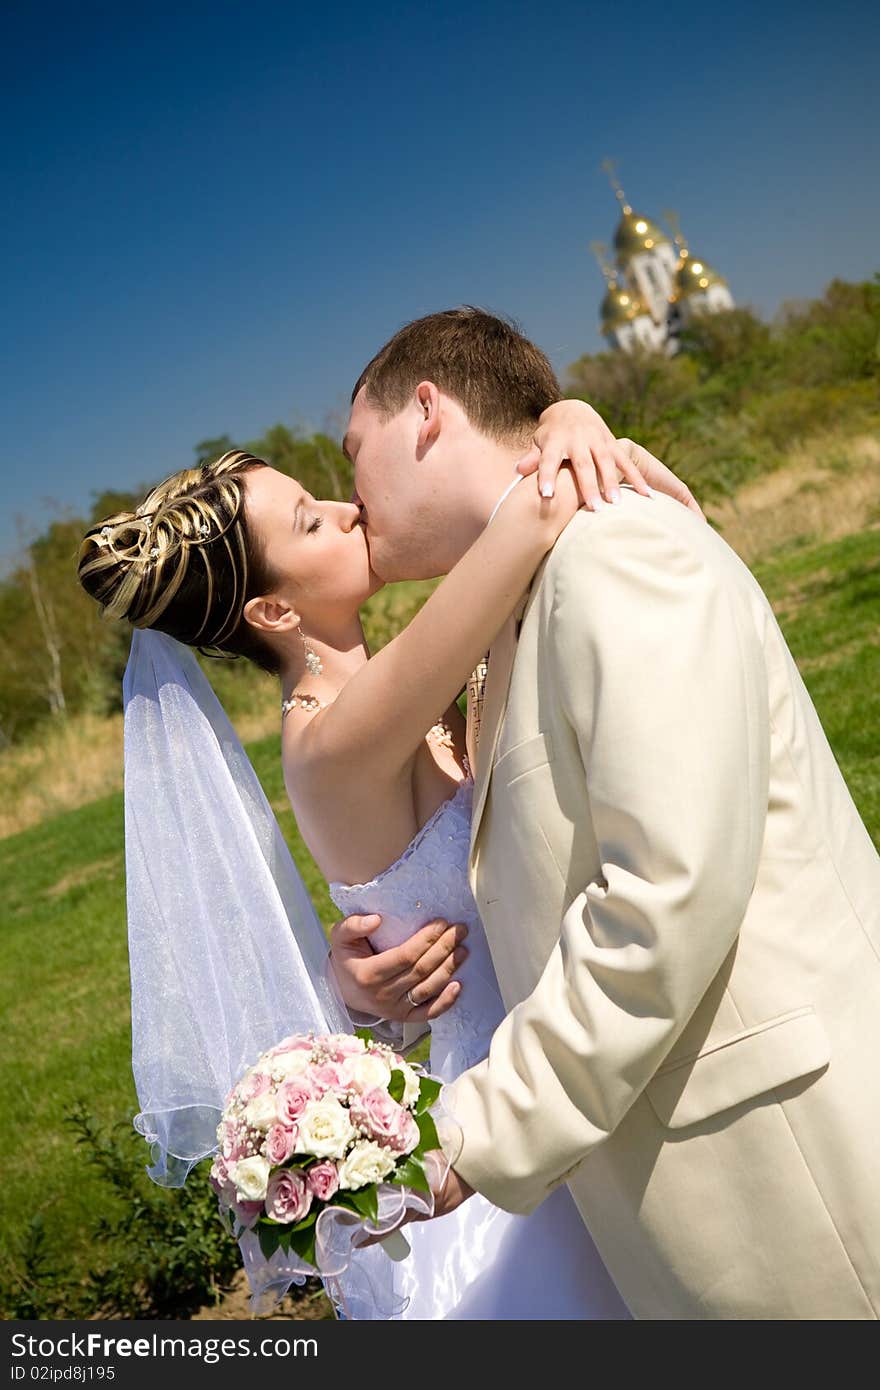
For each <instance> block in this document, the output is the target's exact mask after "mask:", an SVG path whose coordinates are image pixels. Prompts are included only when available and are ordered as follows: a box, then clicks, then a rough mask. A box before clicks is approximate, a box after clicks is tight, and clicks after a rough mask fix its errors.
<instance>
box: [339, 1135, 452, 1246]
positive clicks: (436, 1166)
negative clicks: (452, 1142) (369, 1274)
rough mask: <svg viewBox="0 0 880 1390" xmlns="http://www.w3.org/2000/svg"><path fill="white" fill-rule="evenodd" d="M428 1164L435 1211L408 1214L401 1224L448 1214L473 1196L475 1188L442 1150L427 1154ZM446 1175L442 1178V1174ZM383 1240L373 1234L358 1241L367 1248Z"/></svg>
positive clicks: (429, 1219)
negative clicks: (413, 1214)
mask: <svg viewBox="0 0 880 1390" xmlns="http://www.w3.org/2000/svg"><path fill="white" fill-rule="evenodd" d="M425 1158H426V1166H427V1169H428V1180H429V1182H430V1184H431V1191H432V1193H433V1194H434V1211H433V1214H432V1215H431V1216H407V1217H405V1219H404V1220H403V1221H402V1222H401V1223H400V1224H401V1226H407V1225H412V1223H413V1222H417V1221H434V1220H436V1218H437V1217H438V1216H448V1215H449V1213H450V1212H453V1211H455V1210H456V1209H457V1208H458V1207H460V1206H461V1204H462V1202H466V1201H467V1199H468V1197H473V1195H474V1189H473V1188H472V1187H471V1186H470V1184H469V1183H466V1182H465V1180H464V1178H462V1177H460V1176H459V1175H458V1173H456V1171H455V1169H454V1168H449V1167H448V1165H447V1162H446V1158H445V1155H444V1154H443V1152H442V1150H440V1149H437V1150H436V1151H435V1150H432V1151H431V1153H429V1154H426V1156H425ZM443 1173H445V1176H444V1177H442V1178H441V1174H443ZM381 1240H382V1237H381V1236H372V1237H371V1238H370V1239H369V1240H360V1241H358V1249H365V1248H366V1247H367V1246H368V1245H378V1244H379V1242H380V1241H381Z"/></svg>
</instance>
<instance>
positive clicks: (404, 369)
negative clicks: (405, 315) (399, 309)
mask: <svg viewBox="0 0 880 1390" xmlns="http://www.w3.org/2000/svg"><path fill="white" fill-rule="evenodd" d="M420 381H433V382H434V384H435V386H438V387H439V388H440V390H441V391H445V392H446V393H447V395H450V396H454V397H455V399H456V400H457V401H459V402H460V403H461V405H462V406H463V407H464V410H465V412H466V414H467V417H468V419H469V420H470V422H471V424H472V425H475V426H476V428H477V429H479V430H482V432H483V433H484V434H487V435H489V436H491V437H492V438H495V439H508V438H511V437H513V436H517V437H519V436H521V435H524V434H525V433H526V432H528V430H529V429H530V428H531V426H533V425H534V423H535V421H536V420H537V419H538V416H539V415H540V414H541V412H542V411H543V410H546V408H547V406H548V405H552V404H553V402H554V401H558V400H559V399H560V397H561V396H562V392H561V390H560V387H559V382H558V381H557V380H556V374H555V373H554V371H553V368H552V367H551V366H550V363H549V362H548V360H547V358H546V357H545V356H544V354H543V352H541V350H540V348H537V347H535V344H534V343H530V342H529V340H528V338H524V337H523V335H522V333H520V331H519V328H518V327H517V325H516V324H515V323H514V322H513V321H512V320H507V319H502V318H498V317H497V315H495V314H489V313H487V312H486V311H485V310H484V309H476V308H474V306H473V305H471V304H465V305H462V306H461V308H458V309H445V310H443V311H442V312H441V313H439V314H427V315H426V316H425V318H421V319H415V320H414V321H413V322H412V323H408V324H406V325H405V326H404V327H403V328H401V329H400V330H399V332H397V333H395V335H394V337H393V338H391V339H389V341H388V342H387V343H386V344H385V346H384V347H383V348H380V349H379V351H378V352H377V353H376V356H375V357H374V358H373V359H372V361H371V362H368V363H367V366H366V367H365V368H364V370H363V371H362V372H361V374H360V376H359V377H358V379H357V381H356V382H355V386H354V390H353V391H352V393H351V399H352V400H354V398H355V396H356V395H357V393H358V391H360V389H361V387H362V386H364V387H366V399H367V400H368V401H369V403H370V405H372V406H374V407H375V408H376V409H377V410H379V411H380V412H381V414H382V415H384V416H386V417H390V416H392V415H396V414H397V412H398V411H400V410H402V409H403V407H404V406H405V405H406V403H407V401H408V400H409V399H410V397H411V396H412V393H413V391H414V390H415V389H416V387H417V386H418V384H419V382H420Z"/></svg>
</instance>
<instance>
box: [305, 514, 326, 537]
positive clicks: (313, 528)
mask: <svg viewBox="0 0 880 1390" xmlns="http://www.w3.org/2000/svg"><path fill="white" fill-rule="evenodd" d="M323 524H324V518H323V517H322V516H316V517H315V519H314V521H313V522H311V523H310V525H309V526H308V527H307V528H306V534H307V535H311V534H312V532H313V531H317V530H318V529H319V528H320V527H321V526H323Z"/></svg>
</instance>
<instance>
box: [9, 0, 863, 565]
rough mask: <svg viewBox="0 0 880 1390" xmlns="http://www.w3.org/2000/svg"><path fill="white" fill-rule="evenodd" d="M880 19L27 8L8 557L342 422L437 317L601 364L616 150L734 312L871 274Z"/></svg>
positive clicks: (584, 6) (833, 13) (803, 13)
mask: <svg viewBox="0 0 880 1390" xmlns="http://www.w3.org/2000/svg"><path fill="white" fill-rule="evenodd" d="M875 12H876V6H875V5H871V4H868V3H865V2H864V0H839V3H836V4H835V5H834V6H825V7H822V8H821V11H820V9H819V7H815V6H814V7H811V6H809V5H805V4H800V5H795V4H789V3H780V4H773V3H765V4H756V3H753V0H744V3H740V4H738V5H737V6H736V7H732V6H729V5H725V6H721V5H717V4H711V3H710V4H705V5H702V6H698V7H694V6H690V5H688V4H686V3H683V4H681V5H680V6H679V7H670V6H668V5H657V4H651V5H649V4H644V3H642V0H632V3H630V4H628V5H626V6H620V5H617V6H608V5H604V4H601V5H600V4H593V3H590V0H582V3H552V0H549V3H545V4H543V5H540V6H539V5H536V4H518V3H516V0H508V3H504V4H501V3H482V4H481V3H479V0H476V3H473V2H472V3H468V4H459V3H457V2H456V0H450V2H448V3H446V4H444V5H442V6H429V5H413V4H397V3H383V4H382V5H381V6H363V5H348V4H337V5H333V4H324V5H298V4H293V3H287V4H273V3H261V0H254V3H250V4H229V3H223V0H217V2H216V3H214V4H210V5H208V4H202V3H192V4H190V3H187V0H181V2H180V3H179V4H177V5H175V6H171V5H168V4H165V3H163V0H158V3H154V4H151V5H149V6H147V5H140V4H138V3H128V0H127V2H126V3H125V4H122V5H120V4H118V3H115V4H90V3H88V0H85V3H83V4H82V5H78V6H75V7H74V6H70V5H66V4H65V5H63V6H59V7H57V8H56V7H53V6H52V5H51V4H49V5H42V6H38V5H36V4H33V3H17V0H12V3H9V0H7V3H6V4H5V5H4V7H3V17H2V27H3V30H4V31H5V33H4V35H3V47H4V50H5V54H6V58H7V62H6V65H5V73H4V84H3V90H2V94H0V104H2V106H3V108H4V109H3V111H2V122H0V130H2V137H0V139H2V146H0V161H2V177H3V185H4V188H5V191H6V194H7V212H6V215H5V218H4V222H3V226H2V230H0V249H2V256H0V266H2V271H3V280H4V285H3V303H4V305H5V313H4V317H5V320H6V331H5V332H4V334H3V343H2V348H0V352H2V359H3V360H2V363H0V371H2V382H3V397H4V403H3V405H2V411H0V414H2V418H0V428H2V437H3V440H4V444H5V449H4V453H5V464H4V470H3V471H4V475H5V478H4V508H3V517H2V524H0V562H2V561H3V560H6V561H8V559H9V557H10V556H11V555H12V553H13V551H14V547H15V537H16V529H15V518H16V516H17V515H19V516H22V517H23V518H25V520H26V523H27V525H28V526H29V528H30V530H31V531H33V530H34V529H39V528H40V527H42V526H43V525H44V524H45V522H46V520H47V519H48V518H49V517H50V516H51V515H53V514H57V512H58V510H64V509H67V510H68V511H71V510H72V511H77V510H80V509H82V508H83V507H84V506H85V505H86V504H87V502H88V498H89V495H90V493H91V491H92V490H97V489H101V488H104V487H111V486H120V487H127V486H132V485H134V484H136V483H138V482H140V481H145V482H147V481H151V480H154V479H156V478H159V477H162V476H164V475H165V474H166V473H169V472H171V471H173V470H174V469H176V468H178V467H182V466H185V465H187V464H188V463H190V462H191V459H192V446H193V445H194V444H195V443H196V441H197V440H199V439H202V438H204V437H206V436H211V435H216V434H220V433H223V432H228V433H229V434H230V435H231V436H232V437H233V438H234V439H236V440H240V441H244V440H246V439H247V438H249V437H253V436H254V435H256V434H259V433H260V432H261V431H262V430H263V428H264V427H266V426H268V425H270V424H272V423H274V422H275V421H277V420H284V421H286V422H287V423H289V424H294V425H298V426H300V427H301V428H303V429H306V430H308V429H312V428H321V427H322V426H324V425H325V423H326V422H327V420H328V417H332V416H333V414H334V413H335V414H336V415H337V416H339V415H341V414H342V413H343V412H344V409H345V405H346V402H347V398H348V392H349V390H350V387H351V383H352V382H353V380H354V379H355V378H356V376H357V374H358V372H359V370H360V368H361V366H362V365H363V364H364V362H365V361H366V360H367V359H368V358H369V357H370V356H371V355H372V353H373V352H374V351H375V349H376V348H377V347H378V346H379V345H380V344H381V343H382V342H383V341H384V340H385V339H386V338H387V337H388V336H389V335H390V334H391V333H392V332H393V331H394V330H395V329H396V328H397V327H398V326H399V325H400V324H401V323H403V322H405V321H406V320H407V319H410V318H413V317H416V316H417V315H419V314H421V313H426V312H429V311H431V310H433V309H438V308H445V307H448V306H449V305H452V304H456V303H463V302H472V303H478V304H482V305H485V306H487V307H489V308H492V309H496V310H500V311H504V312H507V313H510V314H513V315H514V316H515V317H516V318H517V319H518V320H519V322H520V323H521V325H522V326H523V328H524V329H525V331H526V332H527V333H529V335H530V336H532V337H533V338H535V339H536V341H538V342H539V343H540V344H541V346H542V347H544V348H545V349H546V350H547V351H548V353H549V354H550V356H551V359H552V360H553V362H554V365H555V366H556V367H557V368H558V369H559V370H560V371H563V370H564V368H565V367H566V365H567V364H568V363H569V362H571V361H573V360H574V359H575V358H576V357H578V356H579V355H580V354H581V353H583V352H585V351H595V350H596V349H598V347H599V346H600V341H601V340H600V338H599V336H598V332H597V309H598V303H599V299H600V297H601V292H602V283H601V280H600V278H599V273H598V270H597V269H596V267H595V263H594V262H593V259H592V257H591V254H590V252H589V249H588V247H589V242H590V241H591V240H593V239H599V240H610V238H611V233H612V231H613V227H614V222H615V212H616V207H615V203H614V199H613V196H612V194H611V191H610V189H609V187H608V185H607V182H606V181H605V178H604V175H603V174H602V173H601V171H600V169H599V165H600V162H601V160H602V159H603V157H605V156H606V155H610V156H612V157H614V158H615V159H616V160H617V162H618V167H619V172H620V177H621V179H622V182H623V185H624V188H625V189H626V192H627V196H628V198H629V200H630V202H631V203H632V204H633V206H634V207H635V208H637V209H638V210H640V211H642V212H645V213H647V214H648V215H653V216H658V215H659V214H660V213H661V212H662V210H663V209H664V208H667V207H672V208H675V209H677V211H678V213H679V215H680V218H681V222H682V226H683V229H684V231H685V234H686V236H687V238H688V240H689V242H690V244H691V247H692V249H693V250H694V251H695V252H696V253H698V254H699V255H701V256H703V257H704V258H705V259H707V260H708V261H709V262H710V263H712V264H714V265H716V266H717V267H718V268H719V269H720V270H722V272H723V273H724V274H726V275H727V277H728V279H729V282H730V285H731V288H732V290H733V293H734V295H735V297H736V299H737V300H738V301H739V302H742V303H751V304H753V305H754V306H756V307H757V308H759V309H760V310H761V311H763V312H766V313H770V312H772V311H774V310H775V308H776V307H777V306H778V304H779V303H780V301H782V300H784V299H786V298H793V297H803V296H810V295H813V294H816V293H818V292H819V291H820V290H821V289H822V287H823V286H824V285H825V283H827V281H828V280H829V279H830V278H831V277H832V276H833V275H839V276H842V277H844V278H848V279H857V278H864V277H867V276H869V275H870V274H872V273H873V272H874V270H875V269H877V268H878V266H880V255H878V252H877V242H878V236H877V233H878V226H880V183H878V179H877V168H878V158H877V155H878V140H877V135H878V115H877V101H876V94H875V87H876V73H877V71H878V66H880V43H878V39H880V21H878V19H877V17H876V13H875Z"/></svg>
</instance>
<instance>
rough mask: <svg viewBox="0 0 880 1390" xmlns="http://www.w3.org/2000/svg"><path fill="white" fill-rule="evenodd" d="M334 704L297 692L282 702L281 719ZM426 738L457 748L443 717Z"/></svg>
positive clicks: (310, 712)
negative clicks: (293, 711)
mask: <svg viewBox="0 0 880 1390" xmlns="http://www.w3.org/2000/svg"><path fill="white" fill-rule="evenodd" d="M332 703H333V701H332V700H321V699H319V698H318V696H317V695H305V694H303V692H302V691H301V690H295V691H294V692H293V694H292V695H290V696H288V698H287V699H286V700H282V701H281V718H282V719H283V718H284V716H285V715H286V714H289V713H290V711H291V710H292V709H297V708H299V709H302V710H305V711H306V712H307V713H309V714H312V713H314V712H316V711H317V710H319V709H326V708H327V706H328V705H332ZM426 737H427V738H429V739H430V740H431V742H432V743H438V744H440V745H441V746H442V747H443V748H449V749H454V748H455V742H454V739H453V737H452V730H451V729H450V727H449V725H448V724H447V723H446V720H445V719H443V718H442V717H441V718H440V719H438V720H437V722H436V724H432V725H431V727H430V729H429V730H428V732H427V735H426Z"/></svg>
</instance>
